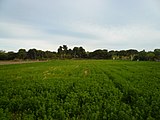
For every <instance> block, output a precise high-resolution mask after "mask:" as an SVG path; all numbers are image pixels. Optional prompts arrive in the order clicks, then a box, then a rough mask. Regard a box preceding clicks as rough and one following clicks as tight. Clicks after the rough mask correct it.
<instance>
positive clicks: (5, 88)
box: [0, 60, 160, 120]
mask: <svg viewBox="0 0 160 120" xmlns="http://www.w3.org/2000/svg"><path fill="white" fill-rule="evenodd" d="M0 119H2V120H3V119H18V120H21V119H31V120H32V119H46V120H47V119H49V120H51V119H64V120H65V119H71V120H74V119H81V120H82V119H86V120H88V119H91V120H96V119H99V120H102V119H111V120H121V119H123V120H154V119H156V120H160V63H159V62H131V61H107V60H55V61H49V62H44V63H28V64H17V65H1V66H0Z"/></svg>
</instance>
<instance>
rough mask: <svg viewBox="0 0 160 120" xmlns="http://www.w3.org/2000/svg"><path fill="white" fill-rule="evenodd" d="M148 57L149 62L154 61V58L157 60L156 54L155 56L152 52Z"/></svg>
mask: <svg viewBox="0 0 160 120" xmlns="http://www.w3.org/2000/svg"><path fill="white" fill-rule="evenodd" d="M146 57H147V59H148V60H149V61H153V60H154V58H155V54H154V52H151V51H150V52H148V53H147V55H146Z"/></svg>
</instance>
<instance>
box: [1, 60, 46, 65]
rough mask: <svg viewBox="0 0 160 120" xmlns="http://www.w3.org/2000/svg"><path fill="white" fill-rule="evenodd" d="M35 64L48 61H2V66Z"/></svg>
mask: <svg viewBox="0 0 160 120" xmlns="http://www.w3.org/2000/svg"><path fill="white" fill-rule="evenodd" d="M34 62H46V61H0V65H10V64H24V63H34Z"/></svg>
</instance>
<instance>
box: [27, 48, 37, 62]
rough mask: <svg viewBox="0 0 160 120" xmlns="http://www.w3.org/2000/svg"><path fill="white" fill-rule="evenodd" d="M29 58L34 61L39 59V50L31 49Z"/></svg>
mask: <svg viewBox="0 0 160 120" xmlns="http://www.w3.org/2000/svg"><path fill="white" fill-rule="evenodd" d="M28 58H29V59H34V60H35V59H37V50H36V49H29V51H28Z"/></svg>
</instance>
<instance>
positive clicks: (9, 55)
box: [0, 45, 160, 61]
mask: <svg viewBox="0 0 160 120" xmlns="http://www.w3.org/2000/svg"><path fill="white" fill-rule="evenodd" d="M48 59H113V60H134V61H160V49H155V50H154V51H148V52H146V51H145V50H142V51H138V50H135V49H129V50H119V51H118V50H111V51H108V50H107V49H98V50H95V51H93V52H88V51H86V50H85V49H84V48H83V47H81V46H80V47H74V48H73V49H70V48H68V47H67V45H62V46H59V48H58V50H57V52H51V51H42V50H37V49H29V50H28V51H27V50H25V49H19V50H18V52H13V51H10V52H5V51H3V50H0V60H48Z"/></svg>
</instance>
